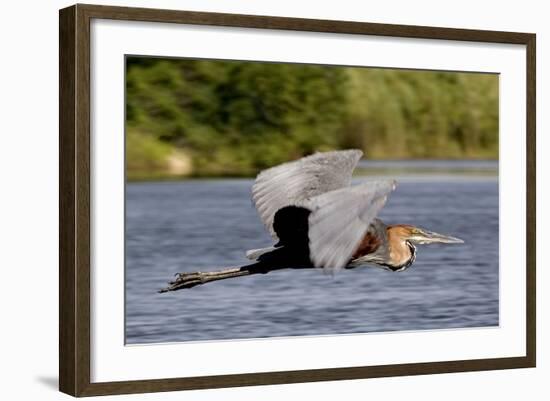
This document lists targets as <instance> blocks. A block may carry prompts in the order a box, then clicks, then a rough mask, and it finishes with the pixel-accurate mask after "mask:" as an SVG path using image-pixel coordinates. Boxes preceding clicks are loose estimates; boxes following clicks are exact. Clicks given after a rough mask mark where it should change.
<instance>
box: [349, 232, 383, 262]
mask: <svg viewBox="0 0 550 401" xmlns="http://www.w3.org/2000/svg"><path fill="white" fill-rule="evenodd" d="M380 245H382V241H380V239H379V238H378V237H377V236H376V235H375V234H373V233H371V232H367V234H366V235H365V237H364V238H363V240H362V241H361V243H360V244H359V247H358V248H357V250H356V251H355V253H354V254H353V256H352V259H357V258H360V257H361V256H365V255H368V254H370V253H373V252H376V250H377V249H378V248H379V247H380Z"/></svg>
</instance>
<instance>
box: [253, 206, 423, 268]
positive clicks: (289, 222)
mask: <svg viewBox="0 0 550 401" xmlns="http://www.w3.org/2000/svg"><path fill="white" fill-rule="evenodd" d="M310 213H311V211H310V210H308V209H306V208H303V207H298V206H287V207H284V208H282V209H280V210H279V211H277V213H276V214H275V218H274V222H273V228H274V230H275V233H276V234H277V237H278V238H279V242H278V243H277V244H276V245H275V247H276V249H275V250H273V251H271V252H267V253H265V254H263V255H261V256H260V257H259V258H258V262H260V264H259V266H258V267H256V268H257V269H261V268H262V266H265V267H266V271H268V270H273V267H275V266H277V267H280V268H294V269H304V268H313V267H314V265H313V263H312V262H311V260H310V257H309V238H308V229H309V224H308V218H309V215H310ZM391 228H392V227H391V226H386V225H385V224H384V223H383V222H382V221H381V220H379V219H375V221H373V222H372V223H371V225H370V226H369V228H368V230H367V232H366V234H365V236H364V237H363V240H362V241H361V243H360V244H359V246H358V247H357V250H356V251H355V252H354V254H353V255H352V257H351V259H350V263H349V264H348V266H346V268H348V269H350V268H354V267H357V264H354V263H353V262H354V261H360V260H361V259H366V260H369V259H370V260H369V262H370V263H375V264H378V265H380V266H383V267H385V268H387V269H389V270H393V271H402V270H405V269H406V268H408V267H410V266H411V265H412V263H413V262H414V260H415V257H416V248H415V247H414V245H412V244H411V243H410V242H408V241H404V242H395V244H393V246H394V247H395V248H399V249H394V251H395V252H394V253H393V254H399V255H400V257H399V258H397V259H396V262H397V263H392V257H391V255H392V252H391V249H390V247H391V245H390V240H391V237H392V236H391V235H388V230H391ZM369 256H370V258H369Z"/></svg>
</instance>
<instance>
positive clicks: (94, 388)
mask: <svg viewBox="0 0 550 401" xmlns="http://www.w3.org/2000/svg"><path fill="white" fill-rule="evenodd" d="M95 18H97V19H109V20H125V21H142V22H162V23H173V24H193V25H205V26H222V27H240V28H257V29H266V28H267V29H275V30H288V31H309V32H323V33H343V34H356V35H374V36H390V37H400V38H419V39H441V40H449V41H473V42H490V43H501V44H502V43H504V44H518V45H524V46H526V54H527V58H526V60H525V63H526V72H527V73H526V77H527V82H526V88H527V93H526V99H527V105H526V110H527V115H526V117H527V118H526V121H525V124H526V132H527V135H526V138H525V140H526V144H527V155H526V160H527V167H526V171H527V176H526V182H527V193H526V194H525V196H526V204H527V215H526V222H527V226H526V239H525V240H526V254H527V258H526V261H525V266H526V268H525V271H526V285H527V286H526V295H527V298H526V326H525V333H526V335H525V338H526V355H525V356H521V357H503V358H491V359H469V360H454V361H438V362H429V363H407V364H397V365H381V366H366V367H338V368H327V369H313V370H295V371H277V372H256V373H247V374H228V375H220V376H200V377H181V378H165V379H154V380H132V381H116V382H91V379H90V363H91V353H90V347H91V340H92V339H91V332H90V318H91V316H90V297H91V293H90V284H91V283H90V269H91V265H90V255H91V250H90V210H91V205H90V175H91V171H90V114H91V112H90V85H91V82H90V21H91V20H92V19H95ZM59 27H60V39H59V45H60V71H59V74H60V75H59V78H60V86H59V92H60V105H59V121H60V147H59V150H60V169H59V180H60V186H59V197H60V200H59V218H60V220H59V224H60V237H59V240H60V248H59V252H60V267H59V269H60V270H59V275H60V281H59V284H60V286H59V288H60V290H59V291H60V292H59V322H60V323H59V358H60V363H59V388H60V390H61V391H62V392H64V393H67V394H70V395H73V396H94V395H105V394H123V393H143V392H155V391H174V390H187V389H205V388H220V387H234V386H251V385H266V384H281V383H298V382H315V381H325V380H347V379H363V378H374V377H389V376H401V375H421V374H433V373H449V372H466V371H480V370H493V369H510V368H525V367H534V366H535V360H536V345H535V344H536V319H535V298H536V295H535V287H536V286H535V195H536V192H535V191H536V190H535V116H536V114H535V113H536V111H535V41H536V38H535V35H534V34H530V33H515V32H495V31H482V30H468V29H450V28H435V27H422V26H405V25H390V24H373V23H363V22H349V21H329V20H313V19H299V18H283V17H268V16H253V15H236V14H218V13H203V12H191V11H173V10H156V9H142V8H126V7H110V6H97V5H80V4H78V5H74V6H71V7H68V8H65V9H62V10H60V15H59Z"/></svg>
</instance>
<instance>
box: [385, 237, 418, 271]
mask: <svg viewBox="0 0 550 401" xmlns="http://www.w3.org/2000/svg"><path fill="white" fill-rule="evenodd" d="M388 251H389V260H390V263H391V265H392V266H396V267H397V266H399V267H400V266H405V265H407V264H410V263H411V260H413V259H414V256H415V248H414V245H412V244H411V243H410V242H408V241H407V240H406V239H405V238H403V237H401V236H399V235H395V234H394V233H392V230H389V232H388Z"/></svg>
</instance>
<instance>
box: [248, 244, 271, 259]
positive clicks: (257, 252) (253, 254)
mask: <svg viewBox="0 0 550 401" xmlns="http://www.w3.org/2000/svg"><path fill="white" fill-rule="evenodd" d="M275 249H277V248H275V247H274V246H269V247H267V248H259V249H250V250H248V251H246V257H247V258H248V259H250V260H258V258H259V257H260V256H262V255H263V254H265V253H268V252H271V251H274V250H275Z"/></svg>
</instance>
